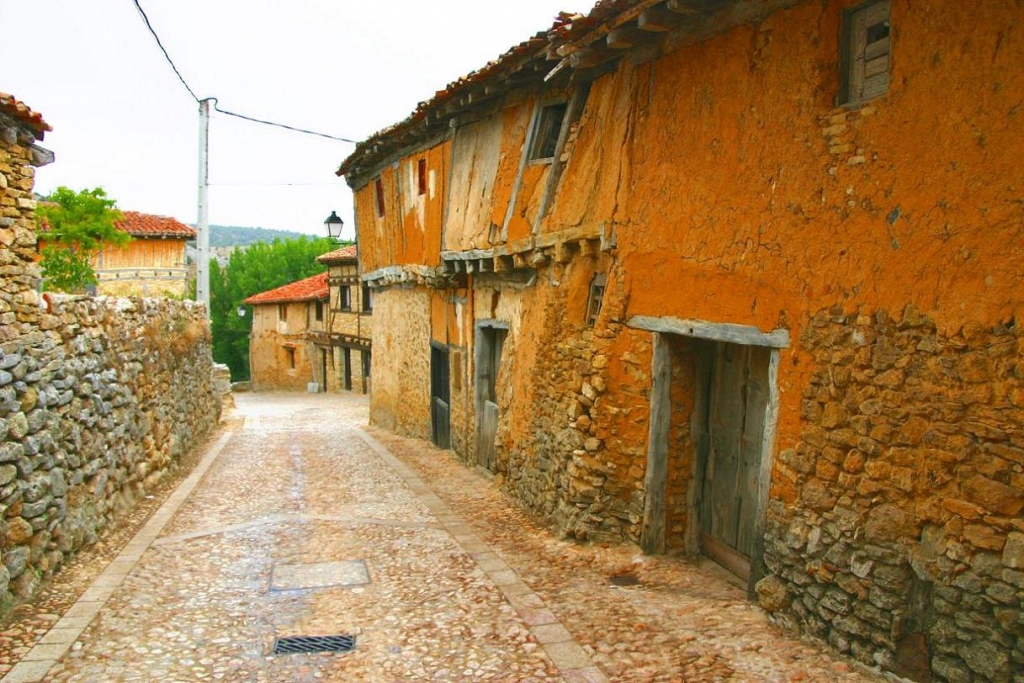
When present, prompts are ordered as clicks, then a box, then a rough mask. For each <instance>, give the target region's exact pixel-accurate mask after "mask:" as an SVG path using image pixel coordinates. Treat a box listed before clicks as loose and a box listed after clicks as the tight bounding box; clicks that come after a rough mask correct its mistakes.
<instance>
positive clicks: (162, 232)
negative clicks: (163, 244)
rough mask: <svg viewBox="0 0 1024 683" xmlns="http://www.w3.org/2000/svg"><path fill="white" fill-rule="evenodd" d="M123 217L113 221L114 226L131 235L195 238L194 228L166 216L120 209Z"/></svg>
mask: <svg viewBox="0 0 1024 683" xmlns="http://www.w3.org/2000/svg"><path fill="white" fill-rule="evenodd" d="M121 213H122V214H123V215H124V218H122V219H121V220H119V221H117V222H116V223H114V227H115V228H117V229H118V230H120V231H122V232H126V233H128V234H129V235H131V236H132V237H178V238H181V239H186V240H192V239H195V238H196V230H195V228H192V227H189V226H187V225H185V224H184V223H182V222H181V221H179V220H177V219H176V218H169V217H168V216H153V215H151V214H148V213H139V212H138V211H122V212H121Z"/></svg>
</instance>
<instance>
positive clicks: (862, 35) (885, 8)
mask: <svg viewBox="0 0 1024 683" xmlns="http://www.w3.org/2000/svg"><path fill="white" fill-rule="evenodd" d="M882 16H884V19H881V17H882ZM869 22H870V23H869ZM879 26H884V32H885V35H883V36H881V37H879V38H877V39H876V40H874V41H872V42H870V43H869V42H868V40H869V38H870V34H871V32H872V31H873V30H876V29H877V28H878V27H879ZM839 30H840V51H839V93H838V94H837V96H836V104H837V105H839V106H843V107H851V108H852V107H858V106H860V105H862V104H865V103H867V102H870V101H872V100H874V99H877V98H879V97H881V96H882V95H885V94H886V93H887V92H889V87H890V86H891V76H890V72H891V69H892V2H891V0H869V1H868V2H864V3H861V4H859V5H855V6H853V7H850V8H848V9H845V10H843V14H842V20H841V21H840V29H839ZM883 59H884V67H885V68H884V70H882V69H881V68H880V66H881V65H882V60H883ZM869 72H871V73H869Z"/></svg>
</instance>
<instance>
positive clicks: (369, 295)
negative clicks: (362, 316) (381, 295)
mask: <svg viewBox="0 0 1024 683" xmlns="http://www.w3.org/2000/svg"><path fill="white" fill-rule="evenodd" d="M361 294H362V299H361V301H360V303H361V304H362V308H361V309H360V310H361V311H362V312H363V313H373V290H372V289H370V285H367V284H363V286H362V292H361Z"/></svg>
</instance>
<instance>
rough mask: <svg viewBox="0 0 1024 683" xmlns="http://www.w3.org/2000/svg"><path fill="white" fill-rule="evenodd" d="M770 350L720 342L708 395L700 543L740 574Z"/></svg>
mask: <svg viewBox="0 0 1024 683" xmlns="http://www.w3.org/2000/svg"><path fill="white" fill-rule="evenodd" d="M769 358H770V351H769V350H768V349H766V348H762V347H755V346H741V345H738V344H729V343H724V342H720V343H718V344H716V348H715V351H714V354H713V359H714V360H713V366H712V370H711V379H710V383H709V388H708V395H707V425H706V432H707V434H706V436H707V444H708V448H707V455H706V457H707V462H706V463H705V465H704V478H703V481H702V486H701V514H700V517H701V532H702V533H701V548H702V550H703V552H704V554H705V555H707V556H708V557H711V558H712V559H714V560H715V561H716V562H718V563H719V564H722V565H723V566H724V567H726V568H727V569H729V570H730V571H732V572H733V573H734V574H736V575H738V576H740V577H741V578H743V579H747V578H749V576H750V560H751V557H752V556H753V555H754V551H755V543H756V539H755V531H754V530H755V528H756V523H757V515H758V510H757V500H758V489H759V486H758V483H759V476H760V471H761V451H762V444H763V442H764V416H765V407H766V406H767V402H768V393H769V392H768V386H767V383H768V361H769Z"/></svg>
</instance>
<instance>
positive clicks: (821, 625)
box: [758, 308, 1024, 683]
mask: <svg viewBox="0 0 1024 683" xmlns="http://www.w3.org/2000/svg"><path fill="white" fill-rule="evenodd" d="M801 345H802V346H803V347H804V348H805V349H806V350H807V351H808V352H809V353H810V355H811V357H812V358H813V365H814V372H813V376H812V380H811V382H810V384H809V385H808V386H807V387H806V389H805V391H804V395H803V403H802V415H801V421H802V424H803V427H802V434H801V439H800V441H799V443H798V444H797V445H796V447H795V448H791V449H785V450H783V451H782V452H781V453H780V454H779V456H778V458H779V462H778V463H777V467H776V470H775V473H774V481H773V493H774V495H773V500H772V502H771V503H770V507H769V511H768V528H767V538H766V541H767V547H766V558H765V559H766V563H767V566H768V569H769V570H770V571H771V572H772V576H770V577H768V578H767V579H765V580H764V581H762V582H761V584H760V585H759V586H758V591H759V593H760V594H761V601H762V604H763V605H764V606H765V607H767V608H768V609H769V610H772V611H774V612H775V613H776V614H777V615H778V616H779V618H781V619H782V620H783V621H790V622H795V623H796V624H798V625H800V626H802V627H803V628H805V629H806V630H808V631H810V632H811V633H813V634H815V635H817V636H819V637H821V638H824V639H826V640H827V641H828V642H829V643H830V644H831V645H833V646H834V647H835V648H837V649H838V650H840V651H842V652H849V653H851V654H852V655H853V656H854V657H856V658H857V659H859V660H861V661H864V662H866V663H871V664H880V665H882V666H884V667H885V668H887V669H893V670H895V671H897V672H900V673H903V674H905V675H908V676H910V677H912V678H914V679H916V680H927V679H928V676H929V669H930V671H931V674H930V675H931V676H933V677H934V678H935V679H936V680H945V681H951V682H956V683H961V682H964V683H967V682H969V681H1010V680H1012V681H1018V682H1019V681H1024V613H1022V597H1024V518H1022V515H1021V513H1022V511H1024V360H1022V358H1024V354H1022V351H1024V334H1022V333H1021V330H1020V328H1019V327H1018V326H1017V325H1016V324H1015V323H1013V322H1011V323H1008V324H1004V325H997V326H994V327H980V326H968V327H964V328H963V329H961V330H959V331H958V332H957V333H955V334H944V333H941V332H939V331H938V330H937V329H936V326H935V325H934V324H932V322H931V321H929V320H928V319H927V318H925V317H923V316H921V315H920V314H918V313H917V311H916V310H915V309H913V308H908V309H907V310H906V311H905V312H904V313H903V314H902V315H901V316H900V317H899V318H898V319H893V318H891V317H889V316H888V315H887V314H885V313H876V314H874V315H871V316H868V315H858V314H849V313H845V312H843V311H842V310H833V311H824V312H821V313H819V314H818V315H816V316H814V317H813V318H812V319H811V321H810V325H808V326H807V329H806V330H805V331H804V333H803V334H802V338H801ZM791 497H793V498H794V502H793V504H791V505H787V504H786V503H785V502H784V501H785V500H787V499H790V498H791Z"/></svg>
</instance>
